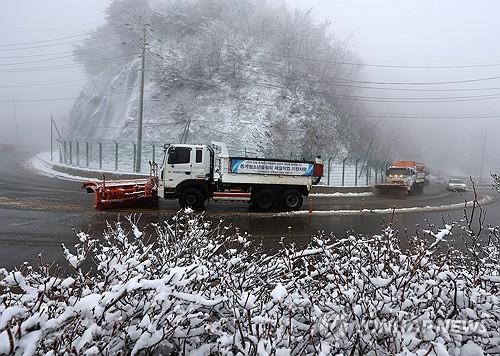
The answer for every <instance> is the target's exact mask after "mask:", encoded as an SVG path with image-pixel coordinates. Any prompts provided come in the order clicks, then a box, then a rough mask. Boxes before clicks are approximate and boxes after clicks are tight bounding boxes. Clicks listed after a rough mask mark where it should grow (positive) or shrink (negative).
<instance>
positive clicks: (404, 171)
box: [387, 168, 410, 176]
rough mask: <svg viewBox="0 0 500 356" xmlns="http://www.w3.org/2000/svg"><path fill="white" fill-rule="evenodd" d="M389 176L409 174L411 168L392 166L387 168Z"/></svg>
mask: <svg viewBox="0 0 500 356" xmlns="http://www.w3.org/2000/svg"><path fill="white" fill-rule="evenodd" d="M387 175H388V176H409V175H410V170H409V169H408V168H390V169H388V170H387Z"/></svg>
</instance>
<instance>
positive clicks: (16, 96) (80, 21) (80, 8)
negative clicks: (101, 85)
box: [0, 0, 109, 147]
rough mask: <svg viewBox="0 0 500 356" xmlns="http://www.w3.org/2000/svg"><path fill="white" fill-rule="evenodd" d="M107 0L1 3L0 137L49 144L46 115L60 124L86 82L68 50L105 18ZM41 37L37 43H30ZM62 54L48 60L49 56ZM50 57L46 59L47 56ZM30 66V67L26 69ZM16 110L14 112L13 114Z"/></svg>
mask: <svg viewBox="0 0 500 356" xmlns="http://www.w3.org/2000/svg"><path fill="white" fill-rule="evenodd" d="M108 4H109V1H107V0H85V1H78V0H51V1H38V0H19V1H2V2H1V3H0V18H1V21H0V122H1V124H2V125H1V129H0V143H1V142H8V143H15V141H16V134H15V132H16V120H15V117H16V118H17V126H18V130H19V132H20V135H19V141H20V144H21V145H24V146H44V147H48V145H49V134H50V117H51V115H53V117H54V119H55V120H56V122H58V123H60V126H62V123H63V121H64V120H63V119H64V117H65V116H66V115H67V114H68V111H69V109H70V108H71V105H72V100H73V98H74V97H76V96H77V95H78V92H79V90H80V89H81V87H82V85H83V84H84V83H85V80H86V79H85V76H84V73H83V71H82V70H81V68H80V67H78V66H76V67H73V68H64V69H52V68H47V67H54V66H61V65H62V66H64V65H76V63H75V62H73V60H72V58H71V56H69V55H71V52H72V50H73V46H74V45H75V44H76V43H77V41H78V40H79V39H80V38H81V37H70V38H64V39H61V40H55V41H46V42H45V40H50V39H57V38H61V37H69V36H75V35H81V34H82V33H84V32H85V31H92V30H93V29H94V28H95V27H96V26H98V25H99V24H101V23H102V22H104V9H105V8H106V7H107V5H108ZM37 41H44V42H40V43H32V42H37ZM57 57H64V58H60V59H55V60H52V58H57ZM48 59H50V60H48ZM24 68H28V69H24ZM14 114H15V116H14Z"/></svg>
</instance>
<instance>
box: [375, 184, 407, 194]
mask: <svg viewBox="0 0 500 356" xmlns="http://www.w3.org/2000/svg"><path fill="white" fill-rule="evenodd" d="M375 188H377V189H378V190H380V191H381V192H393V193H398V192H406V190H407V189H406V185H404V184H397V183H381V184H377V185H375Z"/></svg>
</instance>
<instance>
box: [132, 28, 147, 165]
mask: <svg viewBox="0 0 500 356" xmlns="http://www.w3.org/2000/svg"><path fill="white" fill-rule="evenodd" d="M145 63H146V27H143V29H142V56H141V84H140V85H141V88H140V90H141V92H140V95H139V115H138V119H137V159H136V161H135V171H136V172H140V171H141V157H142V115H143V111H144V67H145Z"/></svg>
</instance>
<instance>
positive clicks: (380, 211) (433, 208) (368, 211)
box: [273, 195, 494, 217]
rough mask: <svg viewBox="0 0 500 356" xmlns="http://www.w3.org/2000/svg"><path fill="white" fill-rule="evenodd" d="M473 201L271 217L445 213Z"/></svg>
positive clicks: (483, 202)
mask: <svg viewBox="0 0 500 356" xmlns="http://www.w3.org/2000/svg"><path fill="white" fill-rule="evenodd" d="M493 200H494V198H493V197H492V196H489V195H486V196H484V197H483V198H481V199H480V200H479V204H481V205H486V204H489V203H491V202H492V201H493ZM473 203H474V202H473V201H468V202H466V203H456V204H449V205H438V206H415V207H409V208H386V209H360V210H312V211H311V212H309V210H299V211H292V212H286V213H279V214H275V215H273V216H274V217H279V216H290V215H310V214H311V215H318V216H347V215H365V214H392V213H393V212H394V213H398V214H402V213H416V212H426V211H446V210H456V209H463V208H464V206H467V207H472V204H473Z"/></svg>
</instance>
